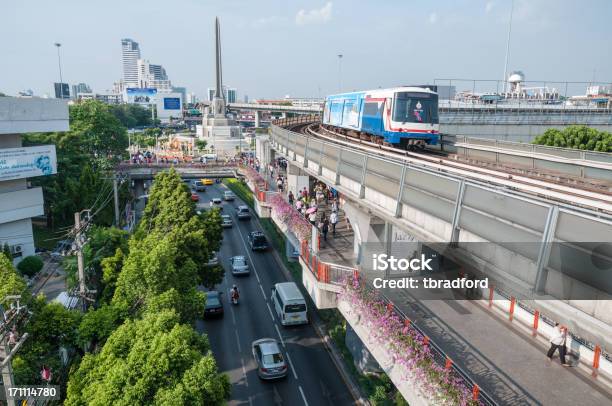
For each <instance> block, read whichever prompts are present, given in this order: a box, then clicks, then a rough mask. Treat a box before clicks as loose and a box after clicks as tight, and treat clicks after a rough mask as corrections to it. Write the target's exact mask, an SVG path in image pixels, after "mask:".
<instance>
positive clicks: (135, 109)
mask: <svg viewBox="0 0 612 406" xmlns="http://www.w3.org/2000/svg"><path fill="white" fill-rule="evenodd" d="M110 111H111V113H113V115H114V116H115V117H117V119H118V120H119V121H120V122H121V125H123V126H124V127H126V128H134V127H142V126H148V125H151V124H152V123H153V121H152V120H151V110H150V109H147V108H145V107H142V106H140V105H138V104H117V105H112V106H110Z"/></svg>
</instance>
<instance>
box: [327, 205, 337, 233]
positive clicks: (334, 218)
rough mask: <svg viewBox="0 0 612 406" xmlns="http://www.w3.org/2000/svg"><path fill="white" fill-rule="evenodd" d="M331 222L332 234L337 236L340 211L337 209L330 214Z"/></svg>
mask: <svg viewBox="0 0 612 406" xmlns="http://www.w3.org/2000/svg"><path fill="white" fill-rule="evenodd" d="M329 222H330V223H331V227H332V235H333V236H334V237H335V236H336V224H338V212H337V211H332V212H331V214H330V215H329Z"/></svg>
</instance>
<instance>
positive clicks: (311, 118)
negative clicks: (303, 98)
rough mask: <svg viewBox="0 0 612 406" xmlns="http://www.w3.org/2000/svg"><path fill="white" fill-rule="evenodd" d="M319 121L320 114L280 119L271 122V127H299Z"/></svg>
mask: <svg viewBox="0 0 612 406" xmlns="http://www.w3.org/2000/svg"><path fill="white" fill-rule="evenodd" d="M320 121H321V115H320V114H308V115H305V114H303V115H299V116H297V117H289V118H281V119H280V120H274V121H272V125H276V126H278V127H284V126H286V125H299V124H307V123H316V122H320Z"/></svg>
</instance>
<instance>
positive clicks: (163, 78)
mask: <svg viewBox="0 0 612 406" xmlns="http://www.w3.org/2000/svg"><path fill="white" fill-rule="evenodd" d="M136 64H137V70H138V86H135V87H139V88H150V89H157V90H160V91H163V92H170V91H172V83H171V82H170V80H169V79H168V75H167V74H166V70H165V69H164V68H163V66H161V65H154V64H152V63H150V62H149V61H148V60H147V59H139V60H138V61H136Z"/></svg>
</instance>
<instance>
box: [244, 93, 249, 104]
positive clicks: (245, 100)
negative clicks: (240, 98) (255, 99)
mask: <svg viewBox="0 0 612 406" xmlns="http://www.w3.org/2000/svg"><path fill="white" fill-rule="evenodd" d="M244 102H245V103H248V102H249V95H248V94H245V95H244Z"/></svg>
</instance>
